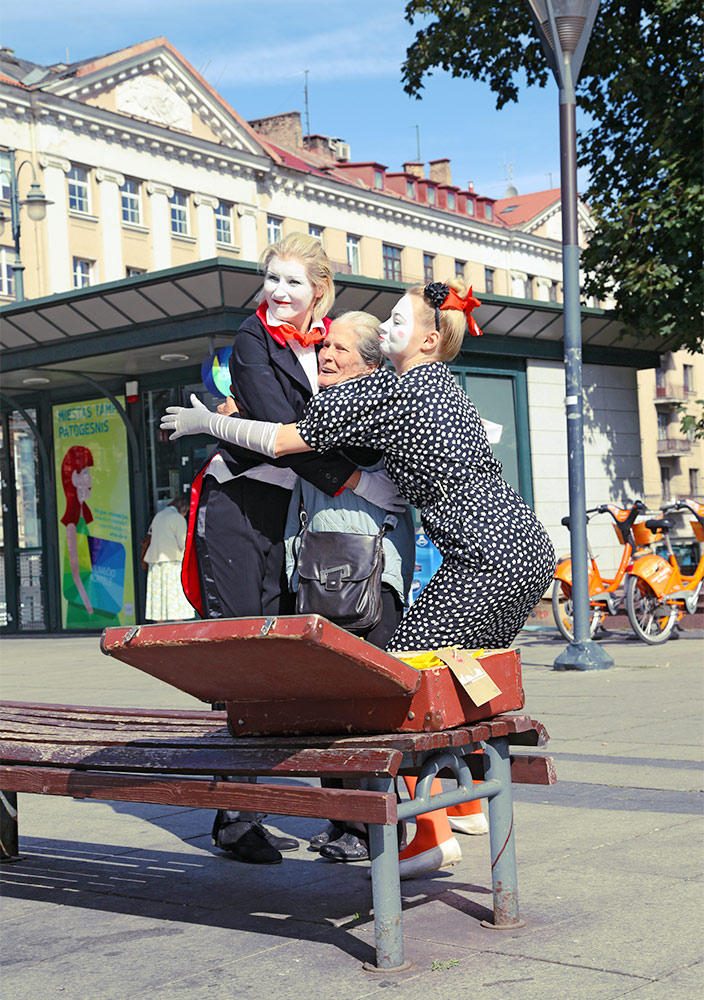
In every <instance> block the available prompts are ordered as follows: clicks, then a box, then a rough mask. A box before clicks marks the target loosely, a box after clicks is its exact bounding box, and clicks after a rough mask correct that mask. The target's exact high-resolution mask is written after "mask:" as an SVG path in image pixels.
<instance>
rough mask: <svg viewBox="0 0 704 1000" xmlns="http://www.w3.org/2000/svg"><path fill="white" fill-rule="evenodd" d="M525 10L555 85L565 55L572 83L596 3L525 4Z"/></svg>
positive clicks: (531, 0)
mask: <svg viewBox="0 0 704 1000" xmlns="http://www.w3.org/2000/svg"><path fill="white" fill-rule="evenodd" d="M528 6H529V7H530V11H531V14H532V15H533V21H534V22H535V25H536V28H537V29H538V34H539V36H540V40H541V42H542V43H543V49H544V50H545V55H546V57H547V60H548V63H549V65H550V69H551V70H552V71H553V73H554V74H555V77H556V78H557V82H558V84H560V85H561V83H562V81H561V67H562V63H563V60H564V57H565V56H566V55H569V56H570V57H571V59H570V61H571V64H572V77H573V80H574V81H575V82H576V80H577V77H578V76H579V71H580V69H581V66H582V60H583V59H584V53H585V51H586V48H587V44H588V42H589V36H590V35H591V32H592V27H593V25H594V19H595V17H596V12H597V10H598V9H599V0H528ZM555 36H557V37H555Z"/></svg>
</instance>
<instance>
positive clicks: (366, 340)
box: [333, 311, 384, 368]
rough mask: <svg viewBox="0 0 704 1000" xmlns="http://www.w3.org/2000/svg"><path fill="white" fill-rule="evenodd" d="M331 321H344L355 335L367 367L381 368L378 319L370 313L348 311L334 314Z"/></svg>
mask: <svg viewBox="0 0 704 1000" xmlns="http://www.w3.org/2000/svg"><path fill="white" fill-rule="evenodd" d="M333 323H346V324H347V325H348V326H351V327H352V330H353V331H354V333H355V334H356V336H357V350H358V351H359V354H360V357H361V358H362V361H363V362H364V364H365V365H367V366H368V367H369V368H381V365H382V363H383V360H384V356H383V354H382V353H381V341H380V340H379V320H378V319H377V318H376V316H372V314H371V313H366V312H358V311H350V312H344V313H341V314H340V315H339V316H336V317H335V319H334V320H333Z"/></svg>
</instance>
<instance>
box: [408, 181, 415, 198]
mask: <svg viewBox="0 0 704 1000" xmlns="http://www.w3.org/2000/svg"><path fill="white" fill-rule="evenodd" d="M415 196H416V186H415V184H414V183H413V181H406V197H407V198H415Z"/></svg>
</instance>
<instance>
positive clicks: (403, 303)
mask: <svg viewBox="0 0 704 1000" xmlns="http://www.w3.org/2000/svg"><path fill="white" fill-rule="evenodd" d="M414 326H415V315H414V313H413V300H412V299H411V296H410V295H404V296H403V298H402V299H399V301H398V302H397V303H396V305H395V306H394V308H393V312H392V313H391V315H390V316H389V318H388V319H387V320H386V322H385V323H382V324H381V326H380V327H379V339H380V341H381V345H380V346H381V353H382V354H384V355H385V356H386V357H387V358H391V359H392V360H393V359H394V358H398V357H400V356H401V355H402V354H403V352H404V351H405V350H406V349H407V348H408V345H409V343H410V340H411V337H412V335H413V327H414Z"/></svg>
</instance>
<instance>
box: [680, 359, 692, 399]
mask: <svg viewBox="0 0 704 1000" xmlns="http://www.w3.org/2000/svg"><path fill="white" fill-rule="evenodd" d="M682 382H683V384H684V391H685V392H686V393H688V394H690V393H693V392H694V365H684V366H683V367H682Z"/></svg>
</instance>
